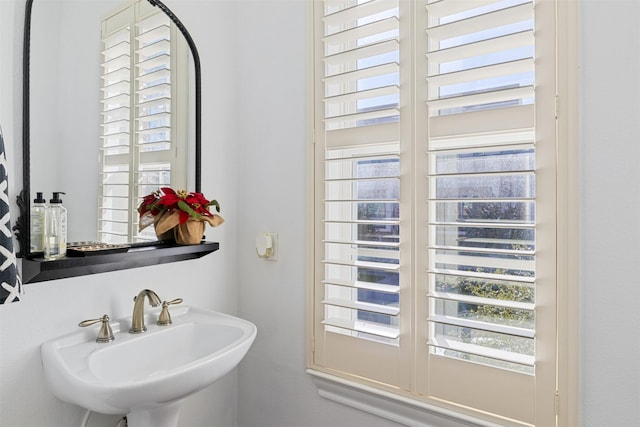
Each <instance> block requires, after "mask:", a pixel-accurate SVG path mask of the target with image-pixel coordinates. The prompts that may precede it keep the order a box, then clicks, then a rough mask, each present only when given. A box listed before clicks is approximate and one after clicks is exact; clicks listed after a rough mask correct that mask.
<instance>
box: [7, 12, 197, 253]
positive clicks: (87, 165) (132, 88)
mask: <svg viewBox="0 0 640 427" xmlns="http://www.w3.org/2000/svg"><path fill="white" fill-rule="evenodd" d="M200 93H201V90H200V60H199V56H198V52H197V49H196V47H195V44H194V42H193V40H192V38H191V36H190V35H189V33H188V31H187V30H186V28H185V27H184V26H183V25H182V23H181V22H180V20H179V19H178V18H177V17H176V16H175V15H174V14H173V13H172V12H171V11H170V10H169V9H168V8H167V7H166V6H165V5H164V4H163V3H161V2H160V1H158V0H92V1H87V2H82V1H77V0H35V1H34V0H27V7H26V14H25V38H24V111H23V113H24V114H23V119H24V129H23V133H24V142H23V155H24V164H23V172H24V176H23V191H22V193H21V194H20V196H19V198H18V204H19V207H20V211H21V212H20V218H19V219H18V221H17V226H16V229H17V231H16V235H17V237H18V240H19V243H20V251H19V256H23V257H24V258H25V259H26V260H34V259H37V258H38V256H39V255H40V253H39V251H40V250H41V248H39V247H38V245H37V244H36V242H34V241H32V240H31V239H30V230H31V224H30V218H29V212H30V208H31V204H32V203H33V202H34V200H36V199H39V198H40V197H39V196H38V193H42V194H43V196H42V198H44V199H45V200H48V199H50V198H51V197H52V193H53V192H63V193H65V194H64V195H63V196H62V200H63V203H64V206H65V207H66V208H67V210H68V221H67V235H68V241H70V242H80V241H91V242H103V243H109V244H127V245H132V246H134V247H141V246H153V245H154V244H156V243H157V242H156V241H155V235H154V234H153V232H152V231H151V232H149V231H147V232H146V233H145V232H144V231H143V232H139V230H138V226H137V212H136V207H137V205H138V203H139V201H140V200H141V198H142V197H143V196H144V195H146V194H149V193H150V192H151V191H154V190H155V189H157V188H158V187H162V186H170V187H174V188H177V189H189V190H193V191H197V192H200V191H201V189H200V188H201V182H200V175H201V168H200V164H201V155H200V150H201V134H200V127H201V125H200V121H201V119H200V114H201V107H200V105H201V101H200ZM23 266H24V263H23Z"/></svg>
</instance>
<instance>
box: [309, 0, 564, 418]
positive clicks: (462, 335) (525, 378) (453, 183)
mask: <svg viewBox="0 0 640 427" xmlns="http://www.w3.org/2000/svg"><path fill="white" fill-rule="evenodd" d="M318 9H319V8H318ZM322 12H323V14H322V18H320V19H317V20H316V21H320V22H322V25H321V29H320V30H316V37H317V39H318V40H319V41H318V43H317V44H316V49H318V50H319V51H322V52H323V55H324V57H323V58H322V59H321V60H318V64H317V66H316V73H317V76H318V77H317V79H316V81H317V82H318V86H317V89H316V97H317V98H318V97H322V102H321V103H320V102H319V100H317V101H316V106H317V107H318V109H320V110H322V111H321V112H317V114H316V145H318V144H319V143H320V145H321V149H318V148H317V149H316V153H317V156H322V159H323V161H322V162H317V163H316V168H317V169H316V174H317V177H318V179H317V180H316V185H317V187H316V194H317V200H318V205H317V206H318V208H317V209H316V212H315V214H316V217H317V218H322V221H321V222H320V221H319V222H318V225H317V228H316V235H317V236H322V238H321V239H317V243H316V251H317V252H318V253H321V254H322V260H323V262H322V264H318V266H317V274H316V285H315V286H316V287H315V292H316V293H315V297H316V305H315V307H316V329H315V335H316V336H315V342H314V345H315V347H314V348H313V366H314V368H318V369H321V370H324V371H325V372H328V373H333V374H337V375H338V376H341V377H345V376H346V377H348V378H350V379H353V380H354V381H357V382H364V383H365V384H367V385H370V386H373V387H378V388H382V389H384V390H385V391H390V392H392V393H400V394H401V395H405V396H406V395H410V396H412V397H413V398H415V399H418V400H421V401H425V402H428V403H430V404H435V405H440V406H443V407H445V408H447V409H450V410H451V409H452V410H455V411H461V412H464V413H466V414H473V415H475V416H478V417H481V418H482V417H487V418H488V419H491V420H493V421H496V420H500V422H506V423H507V424H508V425H511V424H510V423H513V424H514V425H516V424H517V425H529V424H537V425H551V424H549V423H551V422H552V421H551V420H553V419H554V414H553V407H552V405H547V404H544V403H543V404H539V403H537V402H541V401H542V400H544V399H551V396H553V393H554V387H555V382H554V381H555V368H554V363H555V333H556V332H555V328H556V326H555V304H556V299H555V298H556V294H555V292H556V284H555V277H556V270H555V269H556V266H555V250H556V249H555V243H556V242H555V222H556V199H555V197H556V196H555V195H556V186H555V185H556V184H555V173H556V172H555V168H556V164H555V156H556V152H555V150H556V147H555V144H556V135H555V91H556V83H555V81H556V80H555V79H556V76H555V60H556V58H555V40H554V34H555V21H554V19H555V16H554V3H553V1H546V0H537V1H535V5H534V2H533V1H531V0H424V1H403V0H399V1H397V2H395V3H394V2H390V1H376V0H370V1H351V2H345V1H342V2H336V1H325V2H324V10H323V11H322ZM369 13H371V14H374V15H373V16H375V18H371V15H368V14H369ZM367 17H369V18H367ZM373 34H377V36H374V35H373ZM376 37H378V38H379V39H378V38H376ZM363 40H366V42H363ZM365 58H366V59H365ZM400 59H402V61H400ZM368 79H371V80H368ZM365 81H367V82H368V83H369V82H371V83H372V84H371V85H370V84H368V83H364V82H365ZM318 259H320V258H319V257H318ZM319 325H321V326H319ZM368 361H371V363H368ZM407 372H408V373H409V374H408V376H407ZM496 384H499V387H498V386H495V385H496ZM541 399H542V400H541ZM549 408H551V409H549ZM521 423H522V424H521Z"/></svg>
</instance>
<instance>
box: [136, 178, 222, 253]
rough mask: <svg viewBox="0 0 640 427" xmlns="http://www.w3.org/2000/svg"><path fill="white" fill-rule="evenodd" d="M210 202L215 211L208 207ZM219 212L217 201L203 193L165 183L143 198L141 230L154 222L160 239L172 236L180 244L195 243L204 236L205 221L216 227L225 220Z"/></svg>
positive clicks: (139, 211)
mask: <svg viewBox="0 0 640 427" xmlns="http://www.w3.org/2000/svg"><path fill="white" fill-rule="evenodd" d="M211 206H213V207H214V208H215V212H211V211H210V210H209V208H210V207H211ZM219 212H220V204H219V203H218V201H217V200H211V201H209V200H207V199H206V198H205V197H204V195H203V194H202V193H196V192H187V191H186V190H179V191H175V190H173V189H172V188H170V187H163V188H160V189H159V190H157V191H154V192H153V193H151V194H148V195H146V196H145V197H144V198H143V199H142V201H141V202H140V205H139V206H138V213H139V214H140V222H139V229H140V231H142V230H144V229H145V228H146V227H148V226H149V225H151V224H154V225H155V230H156V235H157V236H158V239H160V240H169V239H172V238H173V239H175V241H176V243H178V244H181V245H194V244H198V243H200V241H201V240H202V236H203V234H204V228H205V223H208V224H209V225H211V226H212V227H217V226H218V225H220V224H222V223H223V222H224V220H223V219H222V217H221V216H220V215H219Z"/></svg>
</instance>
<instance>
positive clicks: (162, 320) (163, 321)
mask: <svg viewBox="0 0 640 427" xmlns="http://www.w3.org/2000/svg"><path fill="white" fill-rule="evenodd" d="M181 302H182V298H176V299H174V300H171V301H162V311H160V316H159V317H158V321H157V322H156V325H158V326H169V325H170V324H171V323H172V322H171V315H170V314H169V306H170V305H171V304H180V303H181Z"/></svg>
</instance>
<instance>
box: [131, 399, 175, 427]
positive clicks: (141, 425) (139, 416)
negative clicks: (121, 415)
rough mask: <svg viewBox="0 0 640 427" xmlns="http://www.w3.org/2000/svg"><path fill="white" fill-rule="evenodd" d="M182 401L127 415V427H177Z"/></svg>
mask: <svg viewBox="0 0 640 427" xmlns="http://www.w3.org/2000/svg"><path fill="white" fill-rule="evenodd" d="M181 405H182V401H181V400H180V401H177V402H173V403H169V404H167V405H164V406H160V407H159V408H153V409H147V410H143V409H141V410H138V411H133V412H131V413H129V414H127V427H177V426H178V416H179V415H180V407H181Z"/></svg>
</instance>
